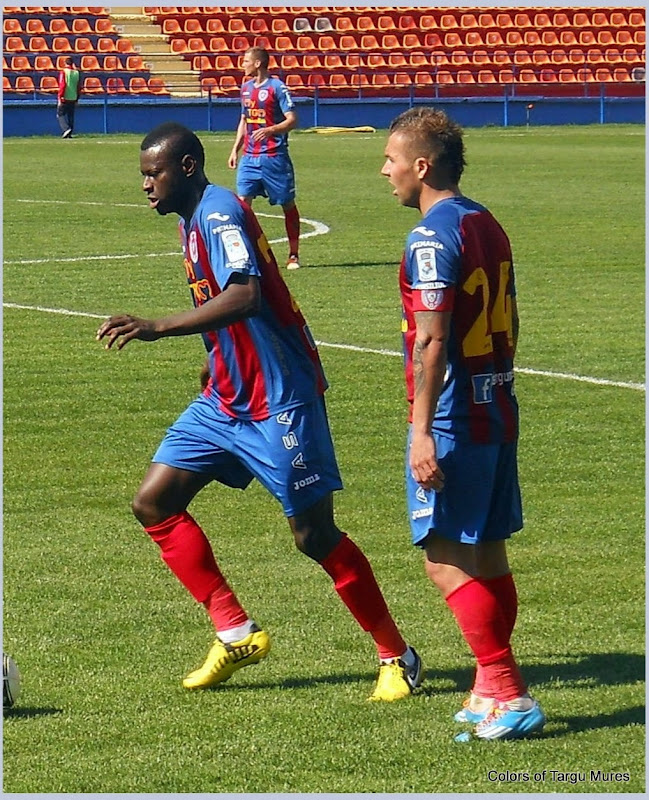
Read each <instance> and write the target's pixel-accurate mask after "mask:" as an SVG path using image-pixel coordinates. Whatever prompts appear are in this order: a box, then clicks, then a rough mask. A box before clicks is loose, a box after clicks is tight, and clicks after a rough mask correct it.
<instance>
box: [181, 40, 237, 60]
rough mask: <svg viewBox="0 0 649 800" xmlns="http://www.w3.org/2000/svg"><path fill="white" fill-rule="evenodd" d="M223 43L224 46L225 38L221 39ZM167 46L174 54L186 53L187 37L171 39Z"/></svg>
mask: <svg viewBox="0 0 649 800" xmlns="http://www.w3.org/2000/svg"><path fill="white" fill-rule="evenodd" d="M223 44H224V46H225V40H224V41H223ZM169 47H170V48H171V52H172V53H173V54H174V55H180V56H181V55H183V54H184V53H187V52H188V50H189V48H188V46H187V39H172V40H171V41H170V42H169Z"/></svg>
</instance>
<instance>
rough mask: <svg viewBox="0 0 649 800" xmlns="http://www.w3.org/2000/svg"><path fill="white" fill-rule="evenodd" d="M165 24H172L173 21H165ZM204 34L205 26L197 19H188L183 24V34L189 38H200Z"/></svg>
mask: <svg viewBox="0 0 649 800" xmlns="http://www.w3.org/2000/svg"><path fill="white" fill-rule="evenodd" d="M165 22H171V20H165ZM204 32H205V31H204V30H203V24H202V23H201V21H200V19H197V18H196V17H188V18H187V19H186V20H185V21H184V22H183V33H185V34H187V35H188V36H200V35H201V34H202V33H204Z"/></svg>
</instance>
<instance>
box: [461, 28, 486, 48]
mask: <svg viewBox="0 0 649 800" xmlns="http://www.w3.org/2000/svg"><path fill="white" fill-rule="evenodd" d="M464 44H465V46H466V47H483V46H484V41H483V40H482V34H481V33H480V31H467V32H466V34H465V36H464Z"/></svg>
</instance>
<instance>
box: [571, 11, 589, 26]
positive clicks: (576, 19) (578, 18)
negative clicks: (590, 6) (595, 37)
mask: <svg viewBox="0 0 649 800" xmlns="http://www.w3.org/2000/svg"><path fill="white" fill-rule="evenodd" d="M572 26H573V28H588V27H589V26H590V17H589V15H588V13H587V12H585V11H576V12H575V15H574V16H573V18H572Z"/></svg>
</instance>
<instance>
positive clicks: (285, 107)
mask: <svg viewBox="0 0 649 800" xmlns="http://www.w3.org/2000/svg"><path fill="white" fill-rule="evenodd" d="M276 93H277V102H278V104H279V107H280V108H281V109H282V114H284V115H286V112H287V111H293V110H294V109H295V103H294V102H293V98H292V97H291V93H290V92H289V90H288V87H287V86H286V85H285V84H284V83H282V82H281V81H279V80H278V81H277V87H276Z"/></svg>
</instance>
